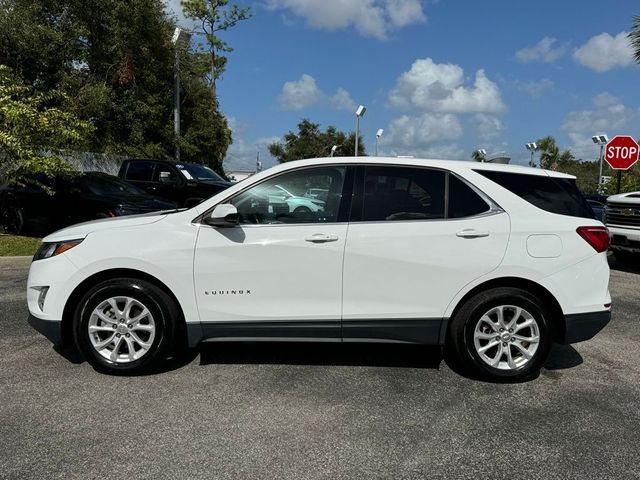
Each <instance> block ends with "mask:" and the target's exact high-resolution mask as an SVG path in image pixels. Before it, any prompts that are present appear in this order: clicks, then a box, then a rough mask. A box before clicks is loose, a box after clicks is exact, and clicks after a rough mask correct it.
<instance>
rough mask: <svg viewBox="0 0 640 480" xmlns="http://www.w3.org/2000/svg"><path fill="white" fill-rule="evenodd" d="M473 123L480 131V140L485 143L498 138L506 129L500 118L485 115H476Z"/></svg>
mask: <svg viewBox="0 0 640 480" xmlns="http://www.w3.org/2000/svg"><path fill="white" fill-rule="evenodd" d="M473 123H474V124H475V126H476V129H477V131H478V138H479V139H480V140H482V141H483V142H485V143H486V142H488V141H492V140H495V139H496V138H498V137H499V136H500V134H501V133H502V130H503V129H504V127H503V126H502V121H501V120H500V119H499V118H498V117H495V116H493V115H487V114H485V113H477V114H476V115H474V116H473Z"/></svg>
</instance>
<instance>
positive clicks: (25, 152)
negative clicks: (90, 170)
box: [0, 65, 92, 183]
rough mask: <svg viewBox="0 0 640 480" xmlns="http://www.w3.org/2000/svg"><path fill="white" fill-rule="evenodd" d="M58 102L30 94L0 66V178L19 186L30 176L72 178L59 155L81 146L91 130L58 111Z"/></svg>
mask: <svg viewBox="0 0 640 480" xmlns="http://www.w3.org/2000/svg"><path fill="white" fill-rule="evenodd" d="M62 99H63V95H62V94H58V93H49V94H43V93H37V92H34V91H33V89H32V88H30V87H28V86H25V85H24V84H22V82H21V81H20V80H18V79H17V78H16V76H15V75H14V74H13V73H12V72H11V71H10V69H9V68H8V67H7V66H5V65H0V152H1V153H0V177H2V178H3V179H5V180H9V181H17V182H18V183H22V182H24V181H26V180H27V176H28V175H29V174H33V173H44V174H45V175H47V176H50V177H52V176H54V175H71V174H73V172H74V169H73V168H72V167H71V166H70V165H69V164H68V163H67V162H66V161H65V160H63V159H62V158H61V157H60V156H59V154H60V153H61V151H62V150H64V149H68V148H79V147H80V148H81V147H82V146H84V145H85V144H86V139H87V137H88V136H89V135H90V133H91V131H92V126H91V125H90V124H89V123H88V122H84V121H82V120H79V119H78V118H76V117H75V116H74V115H72V114H70V113H68V112H65V111H63V110H60V108H58V107H57V106H56V105H57V104H58V103H59V102H60V101H61V100H62Z"/></svg>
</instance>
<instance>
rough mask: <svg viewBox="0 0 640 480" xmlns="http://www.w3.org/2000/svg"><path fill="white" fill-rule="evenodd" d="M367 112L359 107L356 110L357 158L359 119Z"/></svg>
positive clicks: (365, 108) (362, 106) (363, 107)
mask: <svg viewBox="0 0 640 480" xmlns="http://www.w3.org/2000/svg"><path fill="white" fill-rule="evenodd" d="M366 111H367V107H365V106H364V105H360V106H359V107H358V109H357V110H356V155H355V156H356V157H357V156H358V139H359V137H360V117H362V116H363V115H364V112H366Z"/></svg>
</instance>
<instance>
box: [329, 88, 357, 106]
mask: <svg viewBox="0 0 640 480" xmlns="http://www.w3.org/2000/svg"><path fill="white" fill-rule="evenodd" d="M330 102H331V105H333V106H334V107H335V108H337V109H338V110H347V111H353V112H355V111H356V108H358V105H357V104H356V102H355V101H354V100H353V98H351V94H350V93H349V92H347V91H346V90H345V89H344V88H338V90H337V91H336V93H335V95H334V96H333V97H331V99H330Z"/></svg>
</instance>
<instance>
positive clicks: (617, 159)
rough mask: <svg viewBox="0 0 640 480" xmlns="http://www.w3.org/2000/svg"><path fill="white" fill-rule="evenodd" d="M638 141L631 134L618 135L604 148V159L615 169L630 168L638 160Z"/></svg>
mask: <svg viewBox="0 0 640 480" xmlns="http://www.w3.org/2000/svg"><path fill="white" fill-rule="evenodd" d="M639 151H640V149H639V148H638V143H637V142H636V141H635V140H634V139H633V137H631V136H629V135H616V136H615V137H613V138H612V139H611V141H610V142H609V143H607V146H606V148H605V150H604V159H605V160H606V161H607V163H608V164H609V165H611V168H613V169H614V170H629V168H631V167H632V166H633V164H634V163H636V162H637V161H638V152H639Z"/></svg>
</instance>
